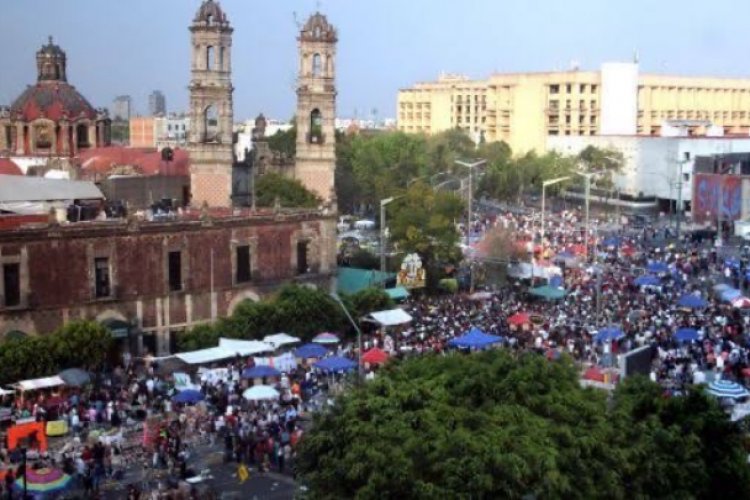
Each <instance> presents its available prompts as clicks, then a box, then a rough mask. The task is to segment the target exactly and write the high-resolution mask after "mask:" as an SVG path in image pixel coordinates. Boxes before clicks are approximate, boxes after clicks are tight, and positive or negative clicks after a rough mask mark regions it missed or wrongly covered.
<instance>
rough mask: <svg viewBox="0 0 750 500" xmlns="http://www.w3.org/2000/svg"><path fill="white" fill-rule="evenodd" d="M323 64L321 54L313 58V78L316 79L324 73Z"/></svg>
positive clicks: (314, 55)
mask: <svg viewBox="0 0 750 500" xmlns="http://www.w3.org/2000/svg"><path fill="white" fill-rule="evenodd" d="M322 64H323V63H322V62H321V58H320V54H313V58H312V76H314V77H315V78H318V77H320V75H321V72H322Z"/></svg>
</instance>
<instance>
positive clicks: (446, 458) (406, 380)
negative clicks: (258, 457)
mask: <svg viewBox="0 0 750 500" xmlns="http://www.w3.org/2000/svg"><path fill="white" fill-rule="evenodd" d="M646 393H647V394H646V395H643V396H640V397H631V396H629V395H626V394H624V393H622V392H620V391H618V392H616V393H615V396H614V401H613V403H612V404H611V408H610V407H609V406H608V403H607V399H606V394H605V393H604V392H601V391H597V390H593V389H583V388H581V387H580V385H579V382H578V371H577V369H576V368H575V367H574V365H573V363H572V362H571V361H570V360H569V359H568V358H563V359H562V360H560V361H555V362H550V361H547V360H546V359H545V358H544V357H542V356H538V355H536V354H531V353H528V354H524V355H521V356H520V357H519V358H518V359H515V358H514V357H513V356H511V355H510V354H508V352H507V351H504V350H491V351H488V352H484V353H477V354H471V355H468V356H467V355H462V354H454V355H449V356H423V357H419V358H413V359H410V360H407V361H404V362H401V363H399V364H391V365H389V366H386V368H385V369H384V370H382V371H381V373H380V376H379V377H377V378H376V379H375V380H374V381H372V382H369V383H367V384H365V385H363V386H360V387H356V388H353V389H352V390H351V391H349V392H347V393H346V394H344V395H343V396H341V397H339V398H338V399H337V400H336V403H335V405H334V406H333V407H332V408H331V409H330V410H328V411H326V412H324V413H321V414H318V415H316V417H315V420H314V423H313V426H312V427H311V429H310V430H309V431H308V432H307V433H306V434H305V436H304V437H303V439H302V441H301V442H300V448H299V450H298V462H297V464H298V468H299V471H300V473H301V475H302V478H303V480H304V481H305V482H306V484H307V485H308V486H309V488H310V490H309V491H310V494H311V497H312V498H331V499H333V498H355V497H356V498H524V497H535V498H581V499H583V498H615V499H624V498H650V497H652V496H653V497H670V498H716V496H717V495H721V496H724V493H726V494H727V495H730V496H729V497H731V498H747V497H748V484H750V482H748V480H747V479H748V467H747V465H746V464H745V463H744V460H745V454H744V452H743V449H742V446H741V442H740V439H739V438H740V435H739V432H738V430H737V428H736V426H735V425H734V424H731V423H730V422H728V421H727V418H726V416H725V415H722V414H721V411H720V410H719V408H718V405H717V403H716V402H715V401H711V400H708V399H707V398H706V397H705V395H703V394H700V393H696V394H695V395H689V396H688V397H686V398H673V401H672V400H665V401H661V402H660V401H658V399H659V398H661V395H660V394H659V393H658V391H657V390H654V388H653V387H649V388H647V390H646ZM637 415H641V416H642V417H644V418H645V420H644V421H643V422H640V421H639V420H638V419H637ZM640 436H643V437H640ZM714 439H716V441H713V440H714ZM670 452H674V453H675V456H676V458H673V457H671V456H670ZM684 459H689V460H690V462H683V460H684ZM711 460H715V463H713V464H712V463H710V461H711ZM719 469H721V470H719ZM638 474H643V475H644V476H638ZM713 474H717V476H716V477H715V478H714V477H711V476H712V475H713ZM681 481H684V483H681Z"/></svg>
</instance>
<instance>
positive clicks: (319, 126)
mask: <svg viewBox="0 0 750 500" xmlns="http://www.w3.org/2000/svg"><path fill="white" fill-rule="evenodd" d="M409 119H410V120H411V119H413V116H412V113H409ZM323 139H324V137H323V115H322V114H321V113H320V110H319V109H318V108H315V109H313V110H312V112H311V113H310V135H309V137H308V139H307V142H310V143H313V144H322V143H323Z"/></svg>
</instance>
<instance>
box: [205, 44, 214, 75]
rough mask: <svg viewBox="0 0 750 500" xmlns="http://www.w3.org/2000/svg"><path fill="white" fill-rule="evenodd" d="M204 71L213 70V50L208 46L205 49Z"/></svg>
mask: <svg viewBox="0 0 750 500" xmlns="http://www.w3.org/2000/svg"><path fill="white" fill-rule="evenodd" d="M206 69H207V70H208V71H211V70H212V69H214V48H213V47H211V46H210V45H209V46H208V47H206Z"/></svg>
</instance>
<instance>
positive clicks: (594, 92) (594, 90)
mask: <svg viewBox="0 0 750 500" xmlns="http://www.w3.org/2000/svg"><path fill="white" fill-rule="evenodd" d="M591 93H592V94H596V85H592V86H591Z"/></svg>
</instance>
